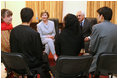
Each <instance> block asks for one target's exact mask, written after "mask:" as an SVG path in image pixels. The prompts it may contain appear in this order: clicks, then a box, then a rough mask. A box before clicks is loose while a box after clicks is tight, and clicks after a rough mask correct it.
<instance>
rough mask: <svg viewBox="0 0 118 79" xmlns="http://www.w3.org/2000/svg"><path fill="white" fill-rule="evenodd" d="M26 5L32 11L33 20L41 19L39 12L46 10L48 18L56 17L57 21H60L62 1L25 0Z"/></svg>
mask: <svg viewBox="0 0 118 79" xmlns="http://www.w3.org/2000/svg"><path fill="white" fill-rule="evenodd" d="M26 7H30V8H32V9H33V11H34V17H33V22H38V21H39V19H41V17H40V14H41V12H42V11H43V10H46V11H48V13H49V18H58V19H59V22H62V16H63V15H62V14H63V1H26Z"/></svg>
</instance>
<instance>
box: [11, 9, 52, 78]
mask: <svg viewBox="0 0 118 79" xmlns="http://www.w3.org/2000/svg"><path fill="white" fill-rule="evenodd" d="M20 14H21V20H22V24H20V25H18V26H16V27H15V28H13V29H12V31H11V33H10V48H11V53H22V54H23V55H24V57H25V59H26V61H27V62H28V66H29V68H30V70H31V71H32V73H33V74H40V77H50V75H49V72H48V68H47V66H46V65H45V64H44V63H45V62H44V60H43V49H42V42H41V38H40V34H39V33H38V32H36V31H34V30H33V29H32V28H30V27H29V26H30V23H31V21H32V17H33V15H34V13H33V10H32V9H31V8H23V9H22V10H21V13H20Z"/></svg>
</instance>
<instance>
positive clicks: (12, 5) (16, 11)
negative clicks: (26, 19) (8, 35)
mask: <svg viewBox="0 0 118 79" xmlns="http://www.w3.org/2000/svg"><path fill="white" fill-rule="evenodd" d="M24 7H25V1H6V8H7V9H10V10H11V11H12V12H13V16H12V18H13V20H12V24H13V27H15V26H17V25H19V24H21V23H22V22H21V19H20V11H21V9H22V8H24Z"/></svg>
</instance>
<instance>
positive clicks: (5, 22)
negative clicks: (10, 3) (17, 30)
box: [1, 9, 13, 52]
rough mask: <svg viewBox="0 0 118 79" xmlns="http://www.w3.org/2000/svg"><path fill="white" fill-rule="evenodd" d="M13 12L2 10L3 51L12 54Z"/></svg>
mask: <svg viewBox="0 0 118 79" xmlns="http://www.w3.org/2000/svg"><path fill="white" fill-rule="evenodd" d="M12 14H13V13H12V12H11V11H10V10H8V9H2V10H1V51H4V52H10V44H9V38H10V32H11V29H13V27H12V24H11V23H12Z"/></svg>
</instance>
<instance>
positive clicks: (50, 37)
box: [37, 11, 57, 61]
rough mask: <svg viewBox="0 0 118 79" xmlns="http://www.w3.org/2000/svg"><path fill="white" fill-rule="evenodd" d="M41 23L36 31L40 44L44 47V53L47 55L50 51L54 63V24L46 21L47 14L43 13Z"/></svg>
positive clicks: (55, 57)
mask: <svg viewBox="0 0 118 79" xmlns="http://www.w3.org/2000/svg"><path fill="white" fill-rule="evenodd" d="M41 17H42V21H41V22H40V23H38V24H37V31H38V32H39V33H40V36H41V40H42V43H43V44H44V45H45V51H44V52H46V53H47V54H49V52H50V51H51V53H52V54H53V56H54V59H55V61H56V60H57V56H56V53H55V46H54V37H55V34H56V32H55V26H54V22H53V21H50V20H48V18H49V13H48V12H46V11H44V12H42V13H41Z"/></svg>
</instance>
